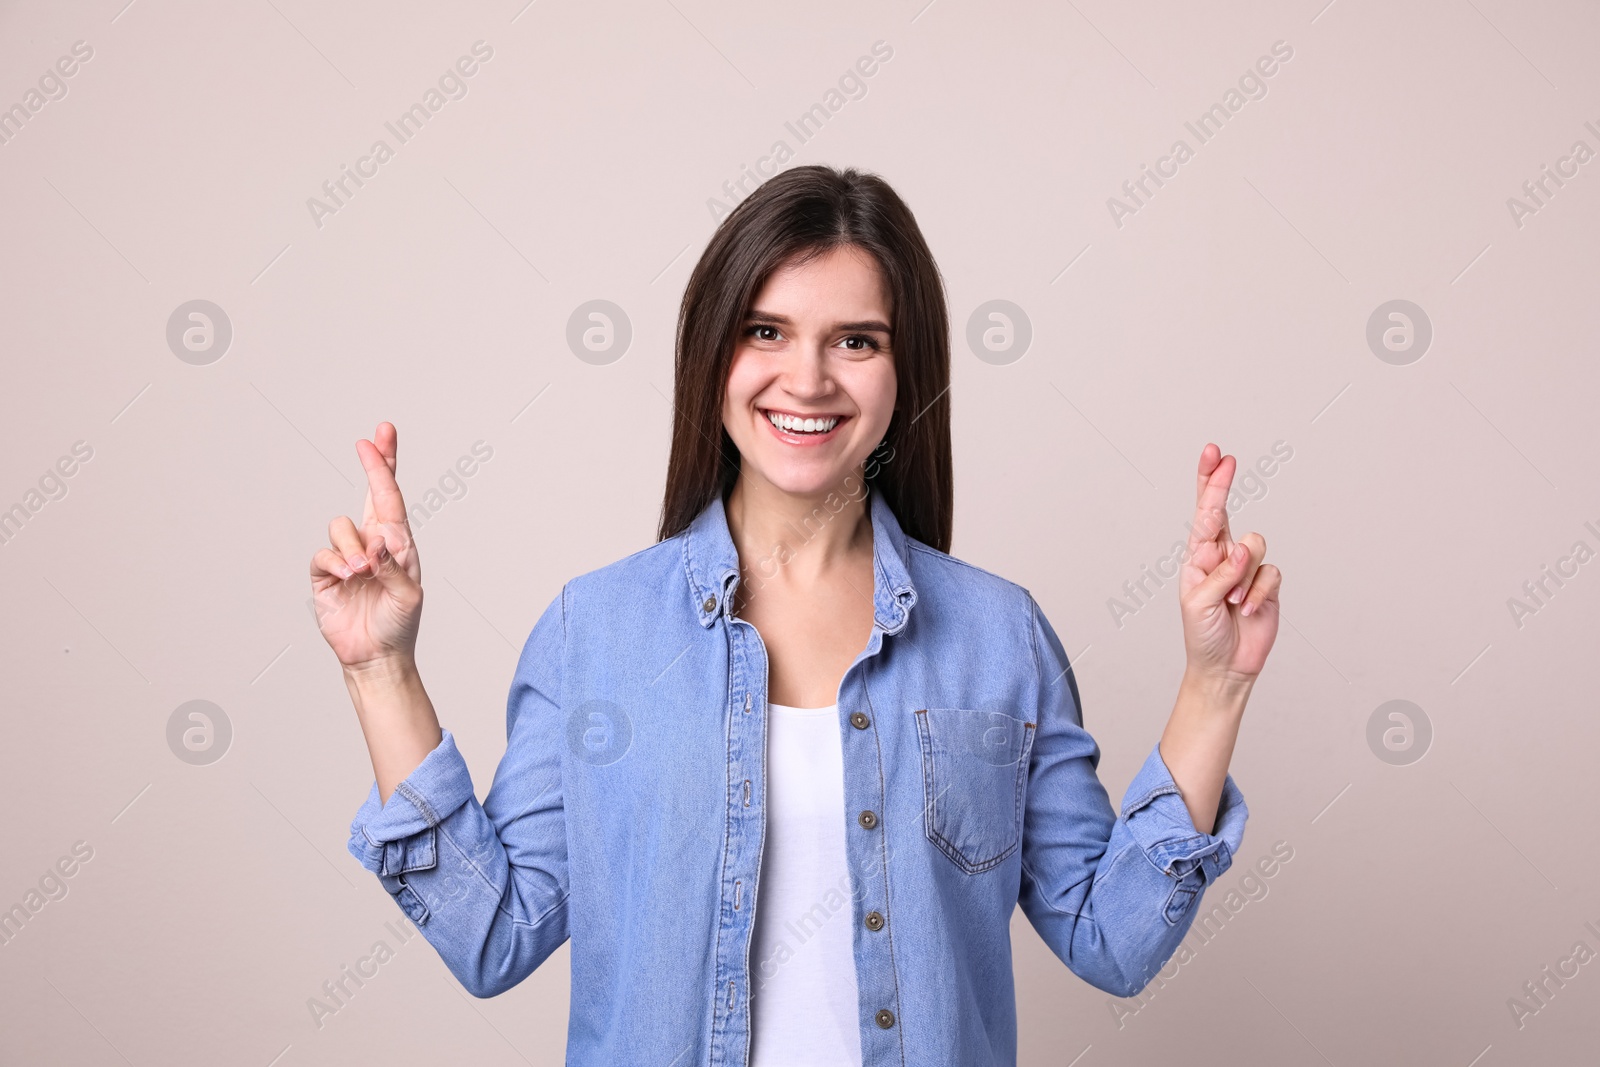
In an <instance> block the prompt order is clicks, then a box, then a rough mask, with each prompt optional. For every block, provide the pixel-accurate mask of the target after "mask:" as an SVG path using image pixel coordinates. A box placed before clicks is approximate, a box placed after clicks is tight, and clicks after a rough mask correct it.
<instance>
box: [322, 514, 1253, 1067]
mask: <svg viewBox="0 0 1600 1067" xmlns="http://www.w3.org/2000/svg"><path fill="white" fill-rule="evenodd" d="M867 502H868V507H869V509H870V514H871V521H872V535H873V555H874V574H873V589H872V597H873V612H874V622H873V628H872V634H871V637H870V639H869V640H868V642H867V645H866V648H865V649H864V650H863V651H862V652H861V653H860V655H858V656H857V657H856V659H855V661H854V662H853V663H852V664H851V666H850V668H849V669H848V670H847V671H846V672H845V675H844V677H843V679H842V680H841V682H840V684H839V691H838V706H839V731H840V736H841V743H842V746H843V755H844V790H845V812H846V828H845V830H846V833H845V840H846V851H847V856H846V862H847V865H848V867H849V870H850V875H851V886H850V892H849V893H848V895H845V894H839V895H836V896H834V897H832V898H831V899H824V900H821V901H818V903H817V906H816V907H815V908H813V909H812V910H811V913H810V914H809V915H808V916H807V917H805V919H804V920H803V921H801V922H800V923H799V925H798V926H796V928H795V930H796V940H797V941H798V940H800V939H801V938H803V937H804V936H805V932H806V930H807V929H814V928H815V924H816V923H820V922H839V923H849V924H850V925H851V928H852V930H853V934H852V939H853V944H854V955H855V967H856V978H857V985H858V986H859V989H860V1027H861V1046H862V1057H863V1063H864V1064H866V1065H867V1067H887V1065H889V1064H894V1065H896V1067H905V1065H917V1067H921V1065H944V1064H951V1065H955V1064H959V1065H962V1067H986V1065H1003V1067H1013V1065H1014V1064H1015V1063H1016V1057H1017V1030H1016V1004H1015V995H1014V990H1013V985H1012V964H1011V939H1010V919H1011V914H1012V910H1013V909H1014V908H1015V907H1017V906H1018V905H1019V904H1020V906H1021V907H1022V909H1023V912H1024V913H1025V914H1026V915H1027V917H1028V919H1029V920H1030V921H1031V922H1032V923H1033V926H1034V928H1035V929H1036V930H1037V931H1038V932H1039V934H1040V936H1041V937H1042V938H1043V939H1044V941H1045V942H1046V943H1047V944H1049V946H1050V947H1051V949H1053V950H1054V952H1055V954H1056V955H1057V956H1059V957H1060V958H1061V960H1062V961H1063V962H1064V963H1065V964H1066V966H1067V967H1069V968H1071V970H1072V971H1073V973H1074V974H1076V975H1078V976H1079V977H1081V978H1082V979H1084V980H1085V981H1087V982H1089V983H1090V984H1091V985H1093V986H1096V987H1097V988H1099V989H1102V990H1105V991H1106V992H1108V993H1111V994H1114V995H1116V996H1130V995H1132V994H1134V993H1136V992H1138V991H1139V990H1140V989H1142V988H1143V987H1144V986H1145V985H1146V984H1147V983H1148V982H1149V981H1150V979H1151V978H1152V977H1153V976H1154V975H1155V973H1156V971H1157V970H1159V969H1160V968H1161V967H1162V965H1163V964H1164V963H1165V962H1166V961H1167V959H1168V958H1169V957H1170V956H1171V955H1172V954H1173V952H1174V951H1175V950H1176V949H1177V946H1178V943H1179V941H1180V940H1181V939H1182V938H1183V936H1184V934H1185V933H1186V932H1187V930H1188V927H1189V924H1190V922H1191V921H1192V919H1193V917H1194V915H1195V913H1196V911H1197V910H1199V909H1198V905H1199V902H1200V899H1201V896H1202V894H1203V893H1204V891H1205V889H1206V888H1207V887H1208V886H1209V885H1211V884H1212V883H1213V882H1215V881H1216V879H1217V878H1218V877H1219V876H1220V875H1221V874H1222V873H1223V872H1224V871H1226V870H1227V869H1228V868H1229V866H1230V865H1231V863H1232V862H1233V856H1234V855H1235V853H1237V851H1238V849H1239V844H1240V840H1241V838H1242V837H1243V834H1244V825H1245V820H1246V818H1247V817H1248V810H1247V809H1246V807H1245V802H1244V797H1243V795H1242V794H1241V793H1240V791H1239V788H1238V786H1237V785H1235V784H1234V781H1233V778H1232V776H1231V775H1230V776H1229V777H1228V778H1227V781H1226V784H1225V786H1224V790H1223V795H1222V802H1221V805H1220V808H1219V811H1218V816H1217V825H1216V831H1215V833H1211V834H1207V833H1202V832H1200V831H1199V830H1198V829H1197V828H1196V827H1195V825H1194V822H1193V820H1192V819H1191V818H1190V817H1189V813H1188V809H1187V808H1186V807H1185V805H1184V802H1183V798H1182V797H1181V796H1180V795H1179V793H1178V790H1177V787H1176V785H1174V783H1173V780H1172V775H1171V774H1170V772H1169V771H1168V769H1167V767H1166V765H1165V764H1164V763H1163V762H1162V759H1161V754H1160V747H1159V745H1157V746H1156V747H1154V748H1152V750H1151V752H1150V754H1149V756H1148V757H1147V758H1146V759H1145V761H1144V764H1143V767H1142V768H1141V769H1140V770H1139V772H1138V773H1137V774H1136V775H1135V776H1134V779H1133V781H1132V783H1131V784H1130V785H1129V786H1128V789H1127V792H1126V793H1125V795H1124V798H1123V803H1122V807H1121V809H1120V811H1118V810H1116V809H1113V808H1112V806H1111V803H1110V800H1109V797H1108V795H1107V793H1106V790H1105V789H1104V787H1103V786H1102V785H1101V783H1100V781H1099V778H1098V777H1097V775H1096V768H1097V767H1098V765H1099V760H1100V750H1099V747H1098V746H1097V744H1096V743H1095V741H1094V739H1093V738H1092V737H1090V735H1089V734H1088V733H1087V732H1086V731H1085V730H1084V728H1083V718H1082V712H1081V709H1080V707H1079V701H1078V688H1077V684H1076V681H1075V680H1074V678H1073V673H1072V671H1071V669H1070V667H1069V665H1068V662H1067V655H1066V652H1065V650H1064V649H1063V648H1062V646H1061V642H1060V640H1058V638H1057V637H1056V634H1055V631H1054V630H1053V629H1052V628H1051V626H1050V624H1049V622H1047V621H1046V619H1045V617H1044V614H1043V613H1042V612H1041V611H1040V609H1039V606H1038V604H1037V603H1035V602H1034V599H1033V597H1032V596H1031V595H1030V594H1029V593H1028V591H1027V590H1026V589H1024V588H1022V587H1021V586H1018V585H1015V584H1013V583H1011V582H1008V581H1006V580H1004V579H1001V578H998V577H996V576H994V575H992V574H990V573H988V572H987V571H983V570H980V569H979V568H977V567H973V566H971V565H969V564H966V563H963V562H961V561H960V560H957V559H955V558H954V557H952V556H949V555H946V554H945V553H942V552H939V551H937V550H936V549H933V548H930V547H929V546H927V545H924V544H922V543H920V542H918V541H916V540H914V539H912V538H909V537H907V536H906V535H905V534H904V533H903V532H902V531H901V528H900V525H899V523H898V522H897V521H896V519H895V516H894V514H893V512H892V511H891V509H890V508H889V506H888V505H887V504H886V503H885V502H884V501H883V498H882V497H881V495H880V494H878V493H876V492H874V493H871V494H870V495H869V496H868V498H867ZM819 521H827V516H826V515H825V514H824V515H822V516H819ZM740 580H741V577H740V570H739V558H738V554H737V552H736V551H735V549H734V545H733V541H732V539H731V537H730V536H729V533H728V526H727V519H726V515H725V513H724V510H723V504H722V501H720V500H715V501H713V502H712V503H711V504H710V505H709V506H708V507H707V508H706V509H705V510H704V511H703V512H702V513H701V514H700V516H699V517H698V518H697V519H696V520H695V521H694V523H693V525H692V526H691V527H690V528H689V529H688V530H687V531H685V532H684V533H682V534H679V535H677V536H675V537H672V538H669V539H667V540H665V541H662V542H659V543H657V544H655V545H653V546H651V547H650V548H647V549H644V550H643V551H641V552H637V553H635V554H633V555H631V556H628V557H627V558H625V559H622V560H620V561H618V562H616V563H613V564H611V565H610V566H607V567H603V568H601V569H599V570H597V571H593V572H591V573H589V574H586V575H583V576H581V577H579V578H575V579H573V580H572V581H570V582H568V583H567V584H566V586H565V587H564V588H563V589H562V590H561V593H560V595H559V596H557V597H556V598H555V599H554V600H553V601H551V603H550V605H549V606H548V608H546V610H545V611H544V613H543V615H542V616H541V617H540V618H539V620H538V622H537V623H536V624H535V625H534V627H533V632H532V633H531V634H530V636H529V637H528V640H527V643H526V644H525V645H524V647H523V649H522V654H521V657H520V659H519V661H518V664H517V669H516V675H515V677H514V680H513V682H512V685H511V692H510V696H509V698H508V700H507V705H506V737H507V745H506V751H505V754H504V756H503V757H502V759H501V761H500V764H499V767H498V768H497V770H496V772H495V775H494V780H493V783H492V785H491V787H490V789H489V792H488V794H487V796H486V798H485V799H484V800H483V802H482V803H481V804H480V803H479V801H478V800H477V799H476V797H475V795H474V790H473V785H472V778H471V776H470V774H469V773H468V770H467V765H466V762H465V761H464V760H463V758H462V756H461V753H460V752H459V751H458V750H457V748H456V744H455V738H454V736H453V735H452V734H451V733H450V731H449V730H445V731H444V733H443V740H442V741H441V742H440V743H439V745H438V747H437V748H436V749H434V751H432V752H431V753H429V754H428V756H427V757H426V758H425V759H424V760H423V761H422V763H421V764H420V765H419V766H418V767H417V768H416V769H415V770H414V771H413V772H412V773H411V775H410V776H409V777H408V778H407V779H406V780H405V781H404V782H402V783H401V784H400V785H399V786H398V787H397V788H396V789H395V791H394V793H393V795H391V796H390V798H389V800H388V802H387V803H385V804H380V803H379V801H378V789H377V784H376V783H373V786H372V788H371V790H370V791H369V793H368V796H367V800H366V803H364V804H363V805H362V806H361V808H360V810H359V811H358V812H357V813H356V816H355V819H354V821H353V822H352V823H351V826H350V840H349V849H350V852H351V853H352V854H353V855H354V856H355V857H356V858H357V859H358V860H359V861H360V862H361V864H362V865H363V866H365V867H366V868H367V869H368V870H370V871H372V872H373V873H374V874H376V875H377V877H378V880H379V882H380V883H381V884H382V886H383V888H384V889H385V890H387V891H388V892H389V893H390V894H391V895H392V896H393V897H394V898H395V901H396V903H397V904H398V905H399V906H400V908H401V909H402V910H403V911H404V912H405V913H406V914H407V915H408V916H409V917H410V918H411V919H412V921H413V922H415V923H416V924H417V927H418V929H420V930H421V932H422V934H423V936H424V937H426V938H427V940H428V941H429V943H430V944H432V945H433V946H434V948H435V949H436V950H437V951H438V953H439V955H440V956H441V957H442V958H443V959H444V962H445V963H446V964H447V965H448V966H449V968H450V970H451V971H452V972H453V973H454V974H455V976H456V977H457V978H458V979H459V980H460V982H461V983H462V985H463V986H464V987H465V988H466V989H467V990H468V991H469V992H471V993H472V994H474V995H475V996H479V997H490V996H494V995H496V994H499V993H502V992H504V991H506V990H508V989H510V988H511V987H512V986H514V985H516V984H517V983H518V982H519V981H521V980H522V979H523V978H524V977H526V976H527V975H528V974H529V973H531V972H532V971H533V970H534V968H536V967H538V966H539V964H540V963H542V962H543V961H544V960H545V959H546V958H547V957H548V956H549V955H550V953H551V952H552V951H554V950H555V949H556V948H557V947H558V946H560V945H561V944H562V943H563V942H564V941H566V940H567V939H568V938H570V939H571V941H572V946H571V966H572V988H571V1008H570V1016H569V1018H570V1022H569V1025H568V1032H567V1058H566V1062H567V1063H568V1064H569V1065H574V1067H622V1065H632V1064H639V1065H650V1067H667V1065H669V1064H670V1065H672V1067H687V1065H690V1064H700V1065H707V1067H723V1065H733V1064H736V1065H740V1067H743V1065H744V1064H746V1062H747V1051H748V1048H749V1038H750V1030H749V1028H750V1010H749V1009H750V990H751V987H752V982H753V981H755V982H759V980H760V977H761V973H762V972H761V970H760V969H761V968H763V967H765V968H771V967H775V966H781V965H782V964H781V960H779V959H776V958H775V959H772V960H752V959H750V958H749V956H750V942H751V930H752V920H753V918H754V909H755V907H756V905H757V899H758V898H757V889H758V886H759V880H760V877H761V855H762V835H763V832H764V828H765V825H766V819H765V808H764V799H765V792H766V791H765V779H764V773H765V753H766V746H765V740H766V733H765V722H766V717H765V709H766V701H767V660H766V650H765V648H764V646H763V644H762V642H761V638H760V635H759V634H757V632H756V630H755V628H754V627H753V626H751V625H750V624H749V623H746V622H744V621H742V620H740V619H737V618H731V617H730V616H729V614H728V610H727V609H728V605H729V603H730V600H731V598H732V596H733V592H734V588H735V586H736V585H737V583H738V582H739V581H740ZM755 580H759V578H757V579H755ZM757 595H759V594H757ZM808 924H809V925H808ZM768 973H770V971H769V972H768Z"/></svg>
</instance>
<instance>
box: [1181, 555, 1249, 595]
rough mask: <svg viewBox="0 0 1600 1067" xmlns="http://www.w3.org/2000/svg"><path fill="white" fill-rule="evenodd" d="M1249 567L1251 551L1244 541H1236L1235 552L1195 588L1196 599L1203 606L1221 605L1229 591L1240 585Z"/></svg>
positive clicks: (1214, 568)
mask: <svg viewBox="0 0 1600 1067" xmlns="http://www.w3.org/2000/svg"><path fill="white" fill-rule="evenodd" d="M1249 565H1250V549H1248V548H1247V547H1245V545H1244V543H1243V542H1242V541H1235V542H1234V543H1233V551H1231V552H1229V553H1228V556H1227V558H1226V559H1224V560H1223V561H1222V562H1221V563H1219V564H1217V565H1216V566H1215V567H1213V568H1212V570H1211V573H1210V574H1208V575H1206V577H1205V581H1203V582H1201V583H1200V584H1199V585H1198V586H1196V587H1195V590H1194V599H1195V600H1196V601H1197V602H1198V603H1201V604H1218V603H1221V602H1222V599H1223V598H1224V597H1226V596H1227V595H1228V592H1229V590H1231V589H1232V588H1233V587H1234V586H1236V585H1238V584H1239V580H1240V579H1241V578H1243V577H1244V572H1245V568H1247V567H1248V566H1249Z"/></svg>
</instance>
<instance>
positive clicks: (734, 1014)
mask: <svg viewBox="0 0 1600 1067" xmlns="http://www.w3.org/2000/svg"><path fill="white" fill-rule="evenodd" d="M725 595H726V596H731V595H732V591H731V590H729V591H728V592H727V593H726V594H725ZM719 626H720V627H721V628H722V629H723V630H724V632H725V633H726V634H727V639H728V652H729V657H728V692H727V698H726V709H727V712H726V716H725V717H726V720H727V731H728V764H727V766H728V782H727V785H728V789H727V797H728V801H727V819H726V842H725V844H724V848H723V868H722V869H723V876H722V884H721V893H722V900H721V904H720V907H719V908H718V915H719V919H718V926H717V964H716V974H717V984H716V996H715V1003H714V1005H713V1012H714V1015H713V1018H714V1023H713V1027H712V1030H713V1041H712V1048H711V1062H712V1064H714V1065H722V1064H739V1065H741V1067H743V1065H745V1064H747V1063H748V1062H749V1049H750V990H749V976H750V967H749V954H750V941H751V934H752V932H753V930H754V918H755V903H756V902H755V887H756V880H757V877H758V875H759V872H760V866H761V850H762V838H763V835H764V833H765V830H766V819H765V800H766V716H765V715H764V714H763V711H764V709H765V707H766V698H767V694H766V688H767V658H766V649H765V646H764V645H763V644H762V643H761V637H760V635H759V634H757V633H756V630H755V627H753V626H751V625H750V624H749V623H745V622H741V621H739V620H736V619H731V618H729V616H728V614H727V611H726V609H725V608H724V609H723V610H722V617H721V619H720V620H719Z"/></svg>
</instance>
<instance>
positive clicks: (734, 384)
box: [722, 352, 764, 418]
mask: <svg viewBox="0 0 1600 1067" xmlns="http://www.w3.org/2000/svg"><path fill="white" fill-rule="evenodd" d="M763 387H764V383H763V381H762V380H761V373H760V366H759V365H758V364H757V362H756V361H755V360H752V359H749V358H747V357H746V353H745V352H739V353H735V354H734V357H733V365H732V366H731V367H729V368H728V387H727V389H725V390H724V391H723V394H722V413H723V417H724V418H728V417H730V416H735V415H737V413H738V412H740V411H743V410H745V409H746V408H748V407H749V406H750V401H751V400H752V399H754V398H755V396H756V394H758V393H760V392H761V390H762V388H763Z"/></svg>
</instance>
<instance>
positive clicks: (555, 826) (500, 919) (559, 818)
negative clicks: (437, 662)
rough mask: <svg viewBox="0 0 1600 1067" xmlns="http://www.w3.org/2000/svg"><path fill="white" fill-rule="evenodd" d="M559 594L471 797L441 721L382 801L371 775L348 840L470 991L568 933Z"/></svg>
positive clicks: (515, 970)
mask: <svg viewBox="0 0 1600 1067" xmlns="http://www.w3.org/2000/svg"><path fill="white" fill-rule="evenodd" d="M562 607H563V604H562V597H560V596H558V597H557V598H556V599H555V600H554V601H552V602H551V604H550V606H549V608H547V609H546V610H545V612H544V614H543V615H542V616H541V617H540V619H539V621H538V623H536V624H535V626H534V628H533V632H532V633H531V634H530V635H529V637H528V640H527V643H526V644H525V645H524V646H523V649H522V655H521V657H520V659H519V660H518V663H517V670H516V676H515V678H514V679H513V681H512V685H511V694H510V697H509V698H508V701H507V707H506V751H505V755H504V756H503V757H502V758H501V761H500V764H499V767H498V768H497V769H496V771H495V777H494V782H493V784H492V785H491V786H490V789H489V794H488V796H487V797H486V798H485V799H484V801H483V802H482V803H481V804H480V803H479V802H478V800H477V797H476V796H475V795H474V792H473V785H472V775H471V773H470V772H469V771H468V769H467V764H466V761H465V760H464V759H463V758H462V755H461V752H460V751H459V750H458V749H457V747H456V740H455V735H454V734H452V733H451V732H450V731H449V730H443V729H442V730H441V734H442V737H441V739H440V741H439V744H438V745H437V746H435V748H434V749H433V751H431V752H429V753H428V755H427V756H426V757H424V758H423V760H422V762H421V763H420V764H418V765H417V767H416V768H415V769H414V770H412V772H411V773H410V774H409V775H407V776H406V778H405V780H404V781H402V782H400V783H399V784H398V785H397V786H395V789H394V792H393V793H392V794H390V796H389V799H388V801H387V803H382V802H380V801H379V798H378V786H377V783H376V782H374V783H373V784H372V786H371V788H370V789H369V790H368V792H367V798H366V801H365V803H363V804H362V805H361V807H360V809H359V810H358V811H357V812H356V815H355V818H354V819H353V820H352V821H351V823H350V839H349V842H348V845H347V847H348V849H349V851H350V854H351V855H353V856H354V857H355V858H356V859H357V860H358V861H360V863H361V865H362V866H363V867H365V868H366V869H367V870H369V871H371V872H372V873H373V874H375V875H377V876H378V880H379V882H380V883H381V884H382V886H383V888H384V889H385V890H386V891H388V893H389V895H390V896H392V897H393V898H394V900H395V902H396V903H397V904H398V905H399V906H400V909H401V910H402V911H404V912H405V913H406V915H407V916H408V917H409V918H410V919H411V921H412V922H414V923H415V924H416V925H417V928H418V929H419V930H420V931H421V932H422V934H423V936H424V937H426V938H427V940H428V941H429V943H430V944H432V945H433V946H434V948H435V949H436V950H437V951H438V953H439V955H440V957H441V958H442V959H443V960H444V962H445V964H446V965H447V966H448V967H449V968H450V970H451V972H452V973H454V974H455V976H456V978H457V979H459V980H460V982H461V984H462V985H463V986H464V987H465V988H466V989H467V991H468V992H470V993H472V994H473V995H474V996H479V997H487V996H494V995H495V994H497V993H501V992H504V991H505V990H507V989H509V988H511V987H512V986H514V985H516V984H517V983H518V982H519V981H521V980H522V979H523V978H525V977H526V976H527V975H529V974H531V973H532V972H533V970H534V969H535V968H536V967H538V966H539V964H540V963H542V962H544V960H545V959H546V958H547V957H548V956H549V955H550V953H551V952H553V951H554V950H555V949H556V948H557V947H559V946H560V945H561V944H562V942H564V941H565V940H566V939H567V922H566V900H567V850H566V830H565V821H564V820H565V813H564V808H563V805H562V790H561V760H560V751H561V750H560V745H561V743H562V741H563V740H564V738H565V730H564V726H563V724H562V722H561V719H560V713H559V709H560V669H561V662H562V648H563V643H564V623H563V610H562Z"/></svg>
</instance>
